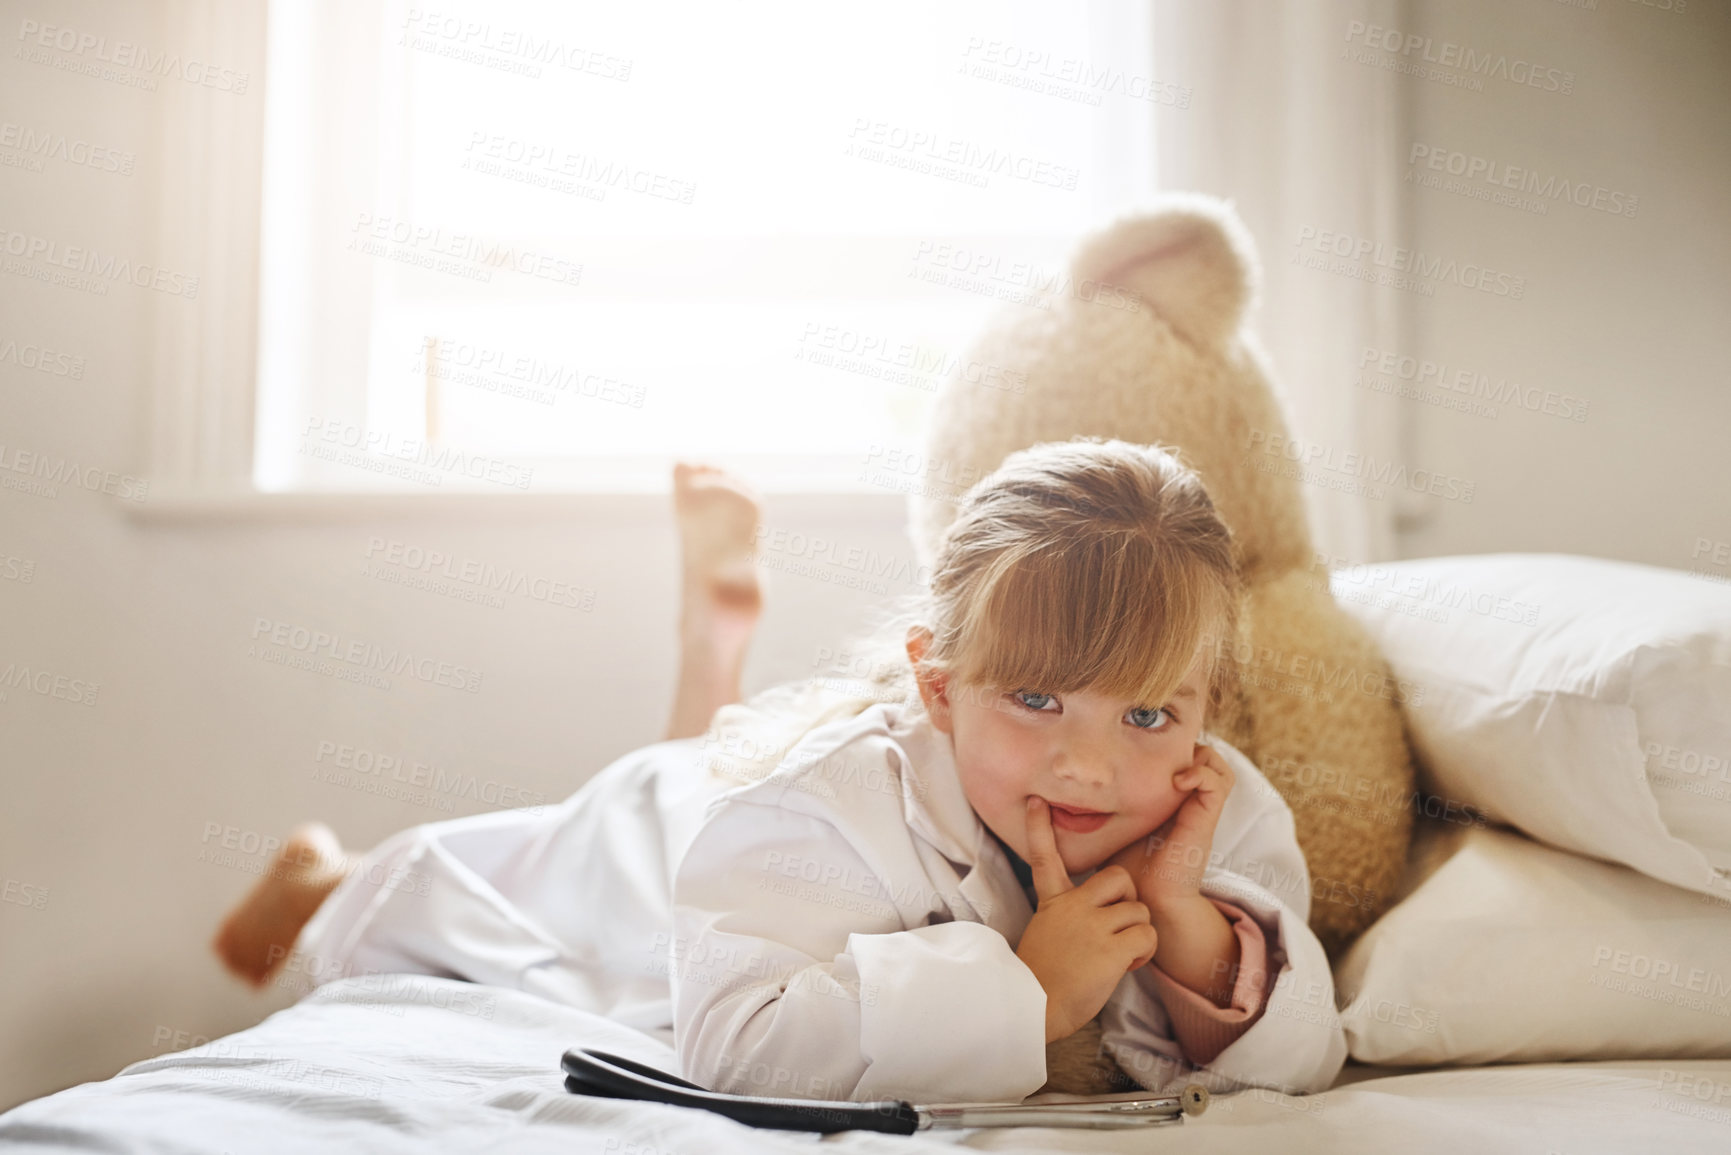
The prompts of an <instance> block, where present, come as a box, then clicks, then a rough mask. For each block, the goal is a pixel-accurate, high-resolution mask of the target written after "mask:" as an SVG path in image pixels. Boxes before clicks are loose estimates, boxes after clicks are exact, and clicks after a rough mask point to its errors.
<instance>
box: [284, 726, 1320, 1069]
mask: <svg viewBox="0 0 1731 1155" xmlns="http://www.w3.org/2000/svg"><path fill="white" fill-rule="evenodd" d="M699 741H700V740H698V739H684V740H679V741H672V742H662V743H658V744H656V745H654V746H649V747H645V748H643V749H641V750H638V751H635V752H633V753H631V754H628V755H626V756H624V757H622V758H620V759H619V760H617V761H616V762H614V763H613V764H611V765H610V766H608V767H607V768H606V769H604V770H603V771H601V773H599V774H597V775H596V776H595V778H593V779H592V780H591V781H589V782H588V783H586V784H585V785H584V786H583V788H582V789H580V790H579V791H578V792H577V793H576V794H574V795H573V796H572V797H571V798H569V799H568V800H566V802H565V803H564V804H562V805H561V806H559V807H557V808H554V809H551V810H549V811H546V812H544V813H541V814H534V813H531V812H528V811H506V812H502V813H497V814H488V815H478V816H475V817H471V818H462V819H456V820H452V821H448V822H439V823H433V824H429V825H426V826H420V827H414V828H412V829H410V830H406V831H403V832H401V833H400V834H397V835H395V836H393V837H392V838H390V839H387V840H386V841H385V842H384V843H382V844H381V845H380V846H379V847H378V848H377V849H376V850H375V851H373V852H372V854H370V855H368V856H367V858H366V859H365V860H364V862H363V863H362V865H361V867H360V868H358V869H357V870H356V871H355V872H354V873H353V874H351V875H350V877H349V878H347V879H345V880H344V882H343V884H342V885H341V886H339V887H338V888H337V890H336V891H335V892H333V893H332V895H331V896H330V897H329V898H328V899H327V900H326V902H325V904H324V905H323V906H322V907H321V908H320V910H319V912H318V914H317V915H316V916H315V917H314V919H313V921H312V922H311V923H309V924H308V926H307V927H306V928H305V930H304V931H303V932H302V935H301V938H300V940H299V942H298V943H297V951H298V955H297V959H296V962H297V964H298V965H299V966H300V967H301V969H302V970H304V971H305V972H306V973H307V974H308V975H310V976H311V977H312V978H313V980H314V981H315V982H323V981H329V980H330V979H333V978H337V977H343V976H349V975H355V974H365V973H371V972H381V973H390V972H400V971H413V972H419V973H428V974H437V975H447V976H450V977H456V978H463V979H468V980H471V981H474V982H484V983H492V984H497V985H504V986H511V987H517V988H520V989H523V990H528V991H531V992H534V993H537V994H541V995H544V996H546V997H549V998H553V999H556V1000H559V1001H562V1002H566V1003H569V1004H571V1005H574V1006H578V1007H582V1008H584V1009H587V1010H592V1011H595V1012H596V1013H598V1014H603V1015H606V1016H608V1017H610V1018H613V1019H616V1020H618V1021H620V1022H623V1023H625V1024H627V1025H629V1026H634V1027H637V1028H638V1029H640V1030H644V1031H647V1032H649V1033H651V1034H654V1035H656V1036H657V1037H660V1038H662V1039H663V1041H665V1042H668V1043H669V1044H670V1045H672V1046H673V1047H674V1049H675V1050H676V1052H677V1054H678V1056H679V1065H680V1073H681V1074H682V1075H683V1076H684V1077H685V1078H687V1079H690V1080H692V1081H694V1082H697V1083H699V1084H701V1085H703V1086H705V1087H709V1088H711V1089H712V1090H717V1091H728V1092H735V1093H741V1094H754V1095H780V1096H789V1097H801V1098H821V1099H854V1100H869V1099H879V1098H901V1099H908V1100H911V1101H916V1102H959V1101H968V1100H991V1101H1015V1100H1019V1099H1021V1098H1024V1097H1025V1096H1027V1095H1029V1094H1031V1093H1033V1092H1034V1091H1036V1090H1038V1089H1039V1087H1040V1086H1041V1085H1042V1084H1043V1083H1044V1082H1045V1081H1046V1064H1045V1007H1046V996H1045V992H1044V990H1042V989H1041V987H1040V984H1039V982H1038V981H1037V980H1036V979H1035V978H1034V975H1033V972H1032V971H1030V970H1029V969H1028V968H1027V967H1026V965H1024V964H1023V963H1022V961H1021V960H1020V959H1018V958H1017V957H1016V954H1015V949H1014V947H1015V944H1016V943H1017V942H1019V941H1020V939H1021V935H1022V931H1023V930H1024V929H1025V928H1026V926H1027V924H1028V921H1029V920H1030V919H1031V918H1032V917H1033V907H1032V897H1033V896H1032V892H1031V890H1024V889H1023V887H1022V886H1021V884H1020V882H1019V881H1018V880H1017V878H1016V876H1015V873H1014V870H1013V868H1012V866H1011V863H1010V861H1009V859H1008V857H1007V855H1006V854H1005V853H1004V850H1003V848H1002V846H1001V845H1000V844H999V843H998V841H997V839H996V838H994V837H993V836H992V835H991V832H990V831H989V830H987V828H986V826H985V824H984V823H983V822H981V821H980V820H979V817H978V816H977V815H976V814H975V813H974V811H973V808H972V807H971V806H970V805H969V804H968V801H967V797H966V795H965V794H964V793H963V791H962V788H961V783H960V781H959V780H958V779H957V777H956V774H955V763H954V758H953V754H952V752H951V746H950V739H949V737H948V736H947V735H945V734H942V733H941V732H939V731H937V730H936V729H934V728H933V727H932V726H931V724H930V722H929V720H928V719H927V718H926V716H925V712H924V710H923V709H922V708H921V707H920V706H919V704H918V702H917V701H916V702H914V703H911V704H906V705H904V704H902V703H880V704H878V705H874V706H872V707H870V708H869V709H867V710H865V711H864V712H863V713H861V714H859V715H857V716H855V717H851V718H845V719H842V720H840V721H836V722H831V723H829V724H828V725H825V726H823V727H820V728H819V729H817V730H814V731H812V732H811V733H810V734H809V735H807V736H806V737H805V739H804V740H802V741H801V742H800V743H799V745H798V746H796V747H795V748H794V749H793V750H792V751H791V752H790V753H789V754H788V756H787V757H786V758H784V759H783V760H782V761H781V764H780V765H779V766H778V767H777V768H776V769H775V770H774V771H773V772H772V773H770V774H769V775H768V776H767V777H765V778H763V779H762V780H761V781H755V782H750V783H748V784H743V785H742V784H739V783H735V782H730V781H727V780H725V779H720V778H718V777H715V776H712V775H709V774H708V773H707V772H706V771H705V770H704V769H703V760H702V757H701V751H700V749H699ZM1204 741H1208V742H1210V743H1212V744H1213V745H1214V746H1215V747H1216V748H1217V749H1219V750H1220V751H1221V752H1222V754H1223V755H1224V756H1225V757H1226V758H1227V759H1228V761H1229V762H1230V764H1231V765H1232V767H1233V770H1234V771H1235V774H1236V779H1237V784H1236V786H1235V788H1234V790H1233V792H1232V794H1231V795H1230V796H1229V797H1228V798H1227V801H1226V805H1225V808H1224V810H1223V812H1222V815H1221V819H1220V823H1219V826H1218V828H1217V830H1216V833H1215V841H1214V854H1213V856H1212V857H1211V861H1210V864H1209V866H1208V868H1207V869H1206V871H1205V873H1204V876H1203V883H1202V889H1203V893H1204V894H1207V895H1209V896H1210V897H1215V898H1220V899H1223V900H1226V901H1229V902H1231V903H1234V904H1235V905H1237V906H1239V907H1240V908H1241V909H1243V910H1245V911H1247V912H1248V913H1249V914H1250V915H1251V917H1252V918H1253V919H1255V921H1256V923H1257V925H1258V926H1259V927H1260V928H1261V929H1262V932H1263V935H1264V938H1265V940H1266V942H1267V945H1268V952H1269V960H1270V961H1269V970H1270V971H1272V972H1274V979H1273V982H1272V987H1273V989H1272V991H1271V993H1270V996H1269V1001H1268V1007H1267V1010H1266V1011H1265V1012H1264V1014H1263V1015H1262V1017H1261V1018H1260V1019H1259V1020H1258V1021H1257V1022H1256V1023H1255V1024H1254V1025H1253V1026H1252V1027H1250V1029H1249V1030H1248V1031H1246V1032H1245V1033H1244V1034H1243V1035H1242V1036H1240V1037H1239V1038H1238V1039H1237V1040H1236V1041H1235V1042H1233V1043H1232V1044H1230V1045H1229V1046H1228V1047H1226V1048H1225V1049H1224V1050H1223V1051H1221V1052H1220V1054H1219V1055H1218V1056H1216V1057H1215V1059H1214V1060H1213V1061H1212V1062H1210V1063H1209V1064H1208V1066H1207V1067H1206V1068H1203V1069H1200V1070H1198V1069H1195V1068H1192V1067H1191V1065H1190V1064H1189V1063H1187V1062H1185V1061H1184V1059H1183V1057H1182V1054H1181V1052H1180V1049H1179V1047H1178V1044H1177V1043H1176V1042H1175V1041H1174V1040H1173V1038H1172V1032H1171V1029H1170V1024H1169V1022H1168V1019H1167V1016H1166V1013H1165V1010H1164V1008H1163V1007H1162V1005H1161V1003H1160V1000H1159V998H1158V996H1157V994H1156V992H1155V986H1154V983H1153V981H1152V979H1151V978H1150V977H1149V976H1148V972H1147V971H1146V970H1145V969H1144V970H1141V971H1137V972H1133V973H1131V974H1127V975H1125V976H1124V979H1123V980H1122V981H1121V982H1120V983H1119V985H1118V988H1117V989H1116V990H1115V991H1114V992H1113V994H1112V997H1111V999H1110V1000H1109V1001H1108V1002H1107V1004H1106V1006H1105V1008H1104V1009H1103V1011H1102V1013H1101V1023H1102V1027H1103V1035H1104V1039H1103V1042H1104V1046H1105V1047H1106V1048H1107V1049H1108V1050H1109V1053H1110V1054H1111V1055H1112V1056H1113V1058H1114V1059H1115V1060H1116V1061H1117V1063H1118V1065H1119V1066H1120V1067H1121V1068H1122V1069H1123V1070H1124V1071H1125V1072H1126V1073H1127V1074H1128V1075H1130V1076H1131V1077H1132V1078H1134V1079H1135V1080H1136V1081H1137V1082H1139V1083H1141V1084H1142V1085H1143V1086H1145V1087H1147V1088H1149V1089H1150V1090H1155V1091H1165V1090H1174V1089H1176V1088H1177V1087H1179V1086H1182V1085H1183V1084H1184V1083H1186V1082H1192V1081H1194V1082H1201V1083H1203V1084H1205V1085H1207V1086H1208V1087H1209V1088H1210V1089H1211V1090H1215V1091H1230V1090H1233V1089H1235V1088H1237V1087H1240V1086H1243V1085H1246V1084H1254V1085H1260V1086H1268V1087H1274V1088H1278V1089H1281V1090H1284V1091H1288V1092H1291V1093H1307V1092H1313V1091H1320V1090H1323V1089H1325V1088H1327V1087H1328V1086H1329V1085H1331V1084H1332V1082H1333V1080H1334V1078H1335V1076H1336V1074H1337V1073H1338V1072H1339V1070H1340V1068H1341V1066H1342V1064H1343V1063H1344V1062H1345V1059H1346V1039H1345V1035H1344V1033H1343V1032H1342V1030H1341V1026H1340V1021H1339V1018H1338V1016H1337V1015H1336V1013H1335V1007H1334V987H1333V982H1332V978H1331V976H1330V972H1329V968H1328V963H1327V959H1326V958H1325V956H1324V954H1323V951H1322V946H1321V944H1320V943H1319V942H1318V941H1317V939H1316V937H1315V935H1314V934H1313V933H1312V932H1311V931H1310V929H1309V927H1308V926H1307V925H1306V923H1305V919H1306V917H1307V916H1308V912H1309V899H1310V887H1309V875H1308V872H1307V871H1306V869H1305V865H1304V859H1303V856H1302V854H1301V853H1300V852H1299V849H1298V844H1297V841H1296V839H1295V837H1294V834H1293V823H1292V816H1291V813H1290V811H1289V810H1288V809H1287V807H1286V804H1285V802H1284V801H1282V800H1281V798H1280V796H1279V795H1278V793H1276V792H1275V791H1274V789H1273V788H1272V787H1271V786H1270V785H1269V784H1268V782H1267V780H1266V779H1265V778H1264V777H1263V776H1262V774H1261V773H1260V772H1259V771H1258V770H1257V769H1256V768H1255V766H1254V765H1252V763H1251V762H1250V761H1249V759H1247V758H1245V757H1244V755H1243V754H1241V753H1239V752H1238V751H1237V750H1235V749H1233V748H1232V747H1231V746H1230V745H1228V744H1227V743H1225V742H1224V741H1222V740H1220V739H1218V738H1211V737H1208V736H1206V735H1204ZM1092 873H1093V872H1092V871H1089V872H1086V873H1084V874H1078V875H1075V876H1074V881H1076V882H1078V883H1079V882H1081V881H1083V880H1085V879H1086V878H1087V877H1088V876H1089V875H1091V874H1092Z"/></svg>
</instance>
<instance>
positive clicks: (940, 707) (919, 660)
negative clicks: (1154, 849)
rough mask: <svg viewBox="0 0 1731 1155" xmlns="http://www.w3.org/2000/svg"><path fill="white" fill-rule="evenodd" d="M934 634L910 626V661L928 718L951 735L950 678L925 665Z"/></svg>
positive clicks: (941, 731)
mask: <svg viewBox="0 0 1731 1155" xmlns="http://www.w3.org/2000/svg"><path fill="white" fill-rule="evenodd" d="M931 645H932V632H931V631H930V630H928V629H927V628H926V627H924V626H909V627H908V637H907V647H908V661H909V662H911V663H913V667H914V679H915V680H916V681H917V682H918V683H919V686H920V700H921V701H923V702H924V703H925V704H926V716H927V717H929V718H931V720H932V726H933V727H934V728H935V729H937V730H938V731H939V732H940V733H944V734H948V733H950V699H949V694H948V689H949V678H948V676H947V675H945V674H943V673H941V672H939V671H937V670H934V669H932V668H931V667H930V666H928V665H926V664H925V656H926V652H927V651H928V650H930V649H931Z"/></svg>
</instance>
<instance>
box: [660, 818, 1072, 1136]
mask: <svg viewBox="0 0 1731 1155" xmlns="http://www.w3.org/2000/svg"><path fill="white" fill-rule="evenodd" d="M923 881H924V879H923V876H921V877H920V878H917V879H916V878H908V879H886V878H883V877H881V876H880V874H879V872H877V871H875V870H873V869H872V868H871V867H870V866H868V864H867V862H866V859H865V857H864V856H863V855H862V853H861V849H860V848H858V847H856V846H854V845H853V844H851V843H850V842H849V841H848V839H847V838H846V837H845V836H844V835H842V833H841V832H840V831H839V830H838V829H837V828H836V827H835V826H834V825H833V824H832V823H830V822H827V821H825V820H824V819H822V818H819V817H816V816H813V815H809V814H803V813H799V812H796V811H794V810H790V809H784V808H781V807H778V806H774V805H765V804H763V803H761V802H753V801H747V800H741V799H737V798H724V799H722V800H721V801H720V802H718V803H717V809H716V811H715V812H714V813H713V814H712V815H711V816H710V817H709V819H708V820H707V821H706V822H705V824H704V826H703V827H702V829H701V830H699V832H698V834H697V836H696V838H695V839H694V841H693V842H692V845H691V847H690V849H689V850H688V852H687V853H686V855H685V857H684V859H683V860H682V861H681V863H680V866H679V869H678V871H677V873H676V875H675V880H674V935H673V942H672V944H671V956H672V957H671V958H670V959H669V973H670V978H671V983H672V996H673V1015H674V1047H675V1050H676V1051H677V1052H678V1055H679V1063H680V1068H681V1071H682V1073H683V1074H684V1077H685V1078H687V1079H690V1080H692V1081H693V1082H696V1083H698V1084H700V1085H702V1086H705V1087H708V1088H709V1089H711V1090H715V1091H722V1092H728V1093H733V1094H745V1095H759V1096H781V1097H788V1098H809V1099H851V1100H857V1101H866V1100H875V1099H907V1100H910V1101H914V1102H921V1103H944V1102H963V1101H973V1100H992V1101H1011V1102H1014V1101H1018V1100H1020V1099H1022V1098H1025V1097H1026V1096H1028V1095H1030V1094H1032V1093H1033V1092H1034V1091H1036V1090H1038V1089H1039V1088H1040V1086H1041V1085H1042V1084H1043V1083H1044V1082H1045V1081H1046V1053H1045V1025H1046V993H1045V991H1044V989H1043V988H1042V987H1041V986H1040V983H1039V980H1038V979H1036V978H1035V977H1034V973H1033V972H1032V971H1031V970H1029V969H1028V968H1027V966H1026V964H1024V963H1023V962H1022V961H1021V960H1020V959H1019V958H1017V957H1016V954H1015V952H1014V951H1013V950H1012V949H1011V948H1010V944H1009V942H1008V941H1007V940H1006V939H1005V938H1004V936H1003V935H1002V934H1000V933H998V932H997V931H995V930H993V929H992V928H991V927H988V926H986V925H984V924H982V923H976V922H966V921H955V922H945V923H937V924H928V925H921V926H913V927H908V926H906V925H904V922H903V919H902V917H901V915H900V914H898V904H902V905H904V906H905V900H906V899H908V898H909V897H910V894H909V891H910V889H917V888H918V887H919V886H920V885H921V884H922V883H923ZM912 897H913V898H914V900H915V902H916V903H917V902H918V897H919V896H918V895H917V894H915V895H913V896H912ZM892 898H893V899H894V900H893V901H892Z"/></svg>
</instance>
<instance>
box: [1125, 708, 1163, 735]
mask: <svg viewBox="0 0 1731 1155" xmlns="http://www.w3.org/2000/svg"><path fill="white" fill-rule="evenodd" d="M1124 716H1125V717H1126V718H1128V719H1130V724H1131V725H1132V726H1135V727H1136V728H1137V729H1139V730H1164V729H1165V728H1166V727H1167V725H1168V724H1169V723H1170V722H1171V721H1172V711H1170V710H1168V709H1167V708H1166V707H1165V706H1156V707H1154V708H1153V709H1151V710H1149V709H1139V710H1131V711H1130V712H1129V713H1128V714H1126V715H1124ZM1157 719H1158V720H1159V724H1158V725H1156V724H1155V723H1156V720H1157Z"/></svg>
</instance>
